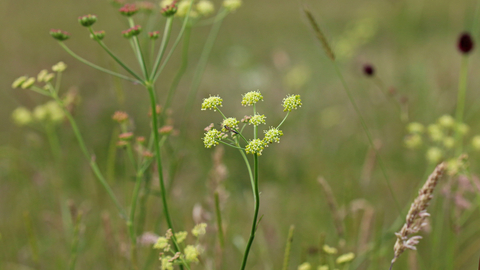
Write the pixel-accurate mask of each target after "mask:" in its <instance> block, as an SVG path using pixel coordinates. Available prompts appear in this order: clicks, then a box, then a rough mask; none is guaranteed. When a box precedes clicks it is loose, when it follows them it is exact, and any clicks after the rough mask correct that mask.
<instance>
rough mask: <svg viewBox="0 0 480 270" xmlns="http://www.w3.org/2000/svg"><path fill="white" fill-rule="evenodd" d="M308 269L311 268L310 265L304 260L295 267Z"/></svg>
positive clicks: (298, 269)
mask: <svg viewBox="0 0 480 270" xmlns="http://www.w3.org/2000/svg"><path fill="white" fill-rule="evenodd" d="M310 269H312V265H311V264H310V263H308V262H304V263H302V264H300V265H299V266H298V268H297V270H310Z"/></svg>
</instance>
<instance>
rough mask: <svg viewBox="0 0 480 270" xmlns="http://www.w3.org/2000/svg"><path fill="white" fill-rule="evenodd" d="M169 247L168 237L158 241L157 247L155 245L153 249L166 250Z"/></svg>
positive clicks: (160, 238)
mask: <svg viewBox="0 0 480 270" xmlns="http://www.w3.org/2000/svg"><path fill="white" fill-rule="evenodd" d="M167 246H168V239H167V238H166V237H163V236H161V237H159V238H158V239H157V242H156V243H155V245H153V248H154V249H164V248H166V247H167Z"/></svg>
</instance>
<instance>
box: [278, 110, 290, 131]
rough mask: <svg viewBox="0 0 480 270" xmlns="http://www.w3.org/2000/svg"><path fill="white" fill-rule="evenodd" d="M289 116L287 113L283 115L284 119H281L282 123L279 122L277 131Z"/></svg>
mask: <svg viewBox="0 0 480 270" xmlns="http://www.w3.org/2000/svg"><path fill="white" fill-rule="evenodd" d="M289 114H290V112H287V115H285V117H284V118H283V120H282V122H280V124H278V126H277V129H279V128H280V126H281V125H283V122H285V120H287V117H288V115H289Z"/></svg>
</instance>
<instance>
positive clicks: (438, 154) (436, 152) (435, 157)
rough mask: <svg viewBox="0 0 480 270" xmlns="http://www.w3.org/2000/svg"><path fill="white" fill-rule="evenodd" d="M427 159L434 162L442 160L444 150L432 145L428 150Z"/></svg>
mask: <svg viewBox="0 0 480 270" xmlns="http://www.w3.org/2000/svg"><path fill="white" fill-rule="evenodd" d="M426 158H427V161H428V162H430V163H433V164H436V163H438V162H440V161H441V160H442V158H443V151H442V149H440V148H438V147H431V148H430V149H428V150H427V154H426Z"/></svg>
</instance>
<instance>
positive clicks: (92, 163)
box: [50, 87, 127, 219]
mask: <svg viewBox="0 0 480 270" xmlns="http://www.w3.org/2000/svg"><path fill="white" fill-rule="evenodd" d="M50 89H51V87H50ZM51 90H52V89H51ZM50 94H51V95H52V97H53V99H55V101H56V102H57V103H58V105H60V107H62V109H63V112H64V113H65V115H66V116H67V118H68V121H69V122H70V125H71V126H72V129H73V132H74V134H75V137H77V141H78V144H79V145H80V149H81V150H82V152H83V154H84V156H85V158H86V159H87V160H88V161H89V163H90V167H91V168H92V170H93V173H94V174H95V176H96V177H97V179H98V180H99V181H100V183H101V184H102V186H103V187H104V188H105V190H106V191H107V193H108V196H110V198H111V199H112V201H113V202H114V203H115V206H116V207H117V209H118V212H119V213H120V216H121V217H122V218H124V219H127V215H126V214H125V211H124V210H123V208H122V206H121V205H120V202H119V201H118V200H117V197H116V196H115V194H114V193H113V190H112V189H111V188H110V186H109V185H108V183H107V180H105V178H104V177H103V175H102V173H101V172H100V169H99V168H98V165H97V163H96V162H95V158H93V157H91V156H90V153H89V152H88V150H87V147H86V145H85V141H84V140H83V137H82V135H81V133H80V129H79V128H78V126H77V123H76V122H75V119H74V118H73V116H72V115H71V114H70V112H69V111H68V110H67V108H66V107H65V105H64V104H63V101H62V100H60V98H59V97H58V95H57V93H56V92H54V91H50Z"/></svg>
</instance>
